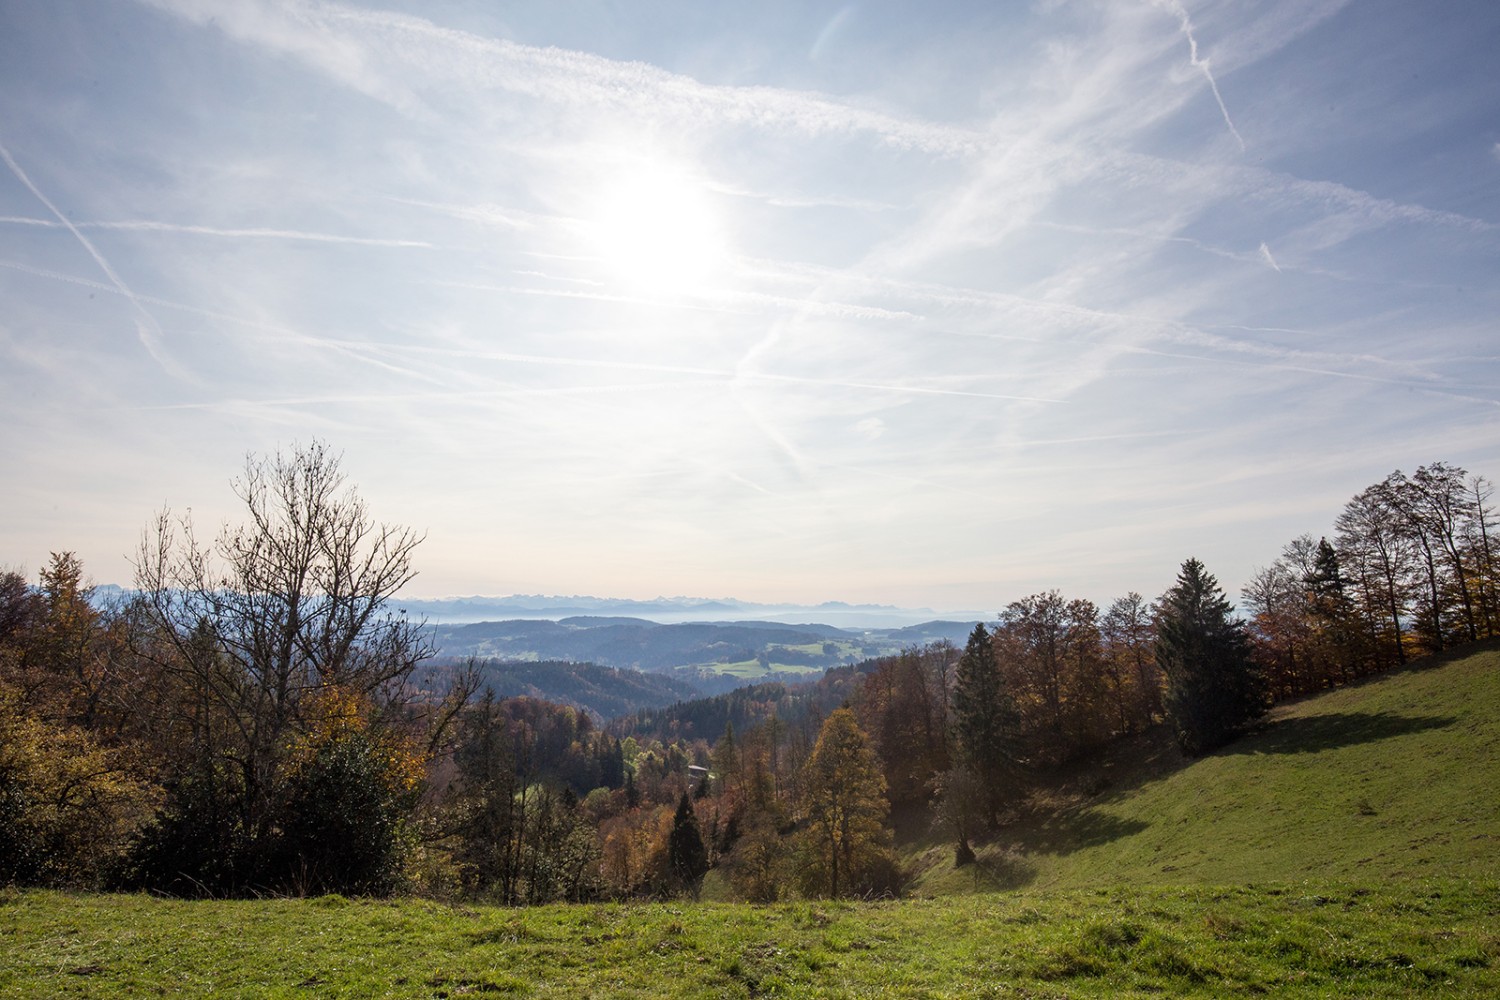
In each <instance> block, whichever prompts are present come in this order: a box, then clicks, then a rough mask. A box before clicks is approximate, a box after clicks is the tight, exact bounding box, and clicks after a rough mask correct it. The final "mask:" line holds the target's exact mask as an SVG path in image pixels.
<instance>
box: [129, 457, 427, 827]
mask: <svg viewBox="0 0 1500 1000" xmlns="http://www.w3.org/2000/svg"><path fill="white" fill-rule="evenodd" d="M233 488H234V492H235V494H236V496H238V497H239V499H240V500H241V501H242V502H243V503H244V505H245V513H246V519H245V521H244V522H243V523H240V524H226V525H225V526H224V527H223V529H222V530H221V531H220V532H219V534H218V537H217V539H216V541H215V543H214V544H213V545H212V546H204V545H202V544H200V543H199V541H198V540H197V537H196V536H195V534H194V528H193V524H192V520H191V516H190V515H184V516H183V517H181V518H177V517H174V516H173V515H172V513H171V511H170V510H164V511H163V512H162V513H161V514H160V515H159V516H158V517H157V519H156V521H155V523H154V525H153V526H152V527H151V528H149V529H148V530H147V531H146V533H145V534H144V536H143V538H142V541H141V546H140V550H139V554H138V558H137V560H136V586H137V588H138V590H139V591H140V592H141V593H142V595H143V600H144V604H145V607H146V608H147V609H148V610H147V618H148V621H149V625H150V628H149V640H148V642H147V643H146V644H145V648H147V649H148V650H149V651H150V655H152V656H153V658H154V659H155V660H156V661H157V663H158V666H159V667H160V668H161V670H162V672H163V674H164V675H166V676H168V677H170V678H172V679H173V681H174V682H175V683H174V686H175V688H176V689H177V691H178V696H177V698H176V699H175V704H176V706H177V713H178V716H179V718H178V719H177V722H178V726H177V728H176V730H175V735H174V737H173V738H174V739H176V740H179V741H183V740H185V741H186V743H187V746H186V747H185V748H184V749H187V750H190V751H191V752H190V753H189V754H188V755H187V756H189V757H191V758H193V759H195V760H196V761H197V762H198V763H199V764H200V765H201V767H202V769H203V771H204V773H210V774H220V773H222V769H224V768H228V769H229V771H230V772H231V773H232V774H233V775H234V779H235V780H234V781H233V786H234V788H233V794H232V795H231V796H230V799H231V800H232V801H233V802H234V809H233V810H232V811H233V812H235V813H237V814H238V816H237V826H238V830H237V833H236V836H237V837H240V838H243V839H245V840H247V841H248V842H249V843H251V844H254V843H256V842H257V841H264V840H266V839H267V838H268V837H269V835H270V833H271V832H272V831H271V826H272V824H273V822H274V818H275V801H276V795H277V793H278V790H279V787H280V785H281V783H282V781H283V779H284V774H283V773H282V772H283V771H284V768H285V761H286V756H287V754H286V748H287V745H288V741H289V740H290V739H291V738H293V737H295V736H299V735H305V734H306V733H307V732H308V729H309V726H310V725H311V724H312V723H313V721H314V720H315V716H316V713H317V712H318V711H319V710H320V708H319V703H320V698H325V697H340V698H353V699H354V700H355V701H356V702H357V703H358V704H360V705H361V706H362V710H363V711H364V712H365V713H366V714H367V724H368V725H369V726H370V727H371V728H372V729H379V728H381V727H383V726H389V725H391V724H393V723H394V722H396V720H398V719H399V717H400V715H401V712H402V711H403V710H404V709H405V707H406V705H407V703H408V702H409V701H410V700H411V697H412V695H411V691H410V689H409V687H408V684H407V681H408V679H409V678H410V676H411V673H412V671H413V669H414V668H415V667H416V665H417V664H418V663H419V662H420V661H421V660H422V659H424V658H426V657H427V656H429V655H431V652H432V647H431V644H430V642H429V640H428V639H427V637H426V636H425V634H424V633H423V631H422V625H421V623H420V622H414V621H412V620H410V619H408V618H407V617H406V614H405V612H403V611H397V610H393V608H392V607H391V599H392V598H393V597H394V595H395V594H396V592H397V591H399V590H400V589H401V587H402V586H404V585H405V584H407V583H408V582H410V581H411V580H412V578H413V577H414V576H415V575H416V573H415V571H414V570H413V569H412V552H413V550H414V549H415V548H416V546H417V545H418V544H419V543H420V542H421V540H422V536H421V535H420V534H418V533H416V532H414V531H412V530H411V529H409V528H404V527H395V526H391V525H385V524H377V523H376V522H375V521H374V520H373V519H372V518H371V517H370V514H369V512H368V510H367V508H366V506H365V503H364V501H363V500H362V499H361V498H360V497H359V495H358V494H357V493H356V492H355V491H354V489H353V488H352V487H350V486H348V485H346V481H345V477H344V474H343V472H342V471H341V469H340V457H339V456H338V455H336V454H334V453H333V452H331V451H330V450H329V449H328V446H327V445H325V444H324V443H322V442H319V441H314V442H312V443H311V444H310V445H308V446H306V447H299V448H297V449H295V450H294V451H293V452H292V453H291V454H283V453H281V452H277V453H275V454H273V455H269V456H256V455H250V456H248V457H247V460H246V464H245V472H244V475H243V476H242V477H240V478H238V479H236V480H234V482H233Z"/></svg>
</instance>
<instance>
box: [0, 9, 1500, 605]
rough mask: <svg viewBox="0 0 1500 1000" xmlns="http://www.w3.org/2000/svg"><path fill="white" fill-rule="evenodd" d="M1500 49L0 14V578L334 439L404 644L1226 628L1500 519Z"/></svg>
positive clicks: (355, 15) (962, 12)
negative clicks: (1387, 539) (1436, 503)
mask: <svg viewBox="0 0 1500 1000" xmlns="http://www.w3.org/2000/svg"><path fill="white" fill-rule="evenodd" d="M1496 51H1500V7H1497V6H1496V5H1494V4H1490V3H1467V4H1465V3H1452V4H1443V5H1438V6H1430V5H1420V4H1410V3H1403V2H1364V3H1347V4H1346V3H1339V2H1321V3H1320V2H1317V0H1288V2H1279V0H1267V2H1257V3H1245V2H1235V3H1229V2H1224V3H1178V2H1175V0H1167V2H1155V3H1153V2H1140V3H1132V2H1126V0H1109V2H1061V0H1041V2H1036V3H1032V4H1021V3H1016V4H977V3H976V4H958V3H936V4H931V5H927V6H925V7H924V8H923V9H922V11H921V13H920V14H918V13H917V12H916V8H914V7H912V6H911V5H909V4H896V3H885V4H874V3H852V4H839V3H829V4H818V3H784V4H783V3H776V2H771V3H765V4H756V5H747V4H735V5H722V6H720V5H714V4H703V3H686V2H684V3H662V4H648V3H639V4H636V3H632V4H617V3H567V4H558V3H553V2H545V3H517V4H505V5H500V4H493V3H488V2H484V3H480V2H473V3H443V2H422V3H416V2H405V3H389V4H385V5H380V6H354V5H342V4H333V3H323V2H319V0H305V2H285V3H281V2H271V0H149V2H140V3H136V2H109V3H106V2H102V0H99V2H82V0H52V2H24V0H19V2H11V3H6V4H4V5H0V153H3V155H0V303H3V304H4V307H3V309H0V421H3V423H4V426H5V427H6V428H7V430H6V431H5V433H4V434H3V435H0V465H3V467H4V469H5V490H4V497H5V498H4V503H3V512H4V517H3V518H0V563H3V564H4V565H7V566H9V567H11V568H18V569H22V570H25V571H27V572H28V573H34V572H35V570H36V569H37V568H39V567H40V566H41V565H42V563H43V562H44V561H45V559H46V556H47V553H48V552H49V551H53V550H63V549H71V550H73V551H76V552H77V553H78V554H79V555H80V556H81V557H82V558H83V559H84V562H85V567H86V569H87V570H88V571H89V572H90V573H91V574H92V576H93V577H94V578H95V579H96V580H97V581H99V582H119V583H128V582H129V580H130V576H131V568H130V562H129V557H130V554H131V553H132V551H133V550H134V547H135V545H136V542H137V539H138V538H139V535H140V532H141V530H142V528H143V527H144V526H145V525H146V523H147V522H148V521H149V520H150V519H151V517H152V516H153V514H154V513H155V512H157V511H158V510H160V509H161V508H162V507H163V506H166V505H169V506H171V507H172V508H173V509H175V510H179V511H180V510H183V509H186V508H191V510H192V511H193V515H194V518H195V520H196V522H197V523H198V524H199V526H200V529H201V530H202V531H203V533H204V534H211V533H212V528H213V526H215V525H216V524H218V523H220V522H222V521H223V520H224V519H225V518H227V517H234V516H235V515H236V511H235V508H234V502H235V501H234V499H233V496H232V494H231V493H230V490H229V486H228V483H229V480H230V478H231V477H232V476H233V475H234V474H235V473H236V472H237V471H238V470H239V469H240V468H241V467H242V465H243V459H244V455H245V454H246V453H247V452H251V451H254V452H265V451H268V450H271V449H275V448H277V447H283V448H285V447H290V446H292V445H293V444H294V443H295V442H298V441H305V440H307V439H309V438H310V437H313V436H317V437H320V438H323V439H325V440H326V441H328V442H329V443H330V444H331V445H332V446H333V447H334V448H335V449H337V450H340V451H342V452H343V455H344V465H345V468H346V471H347V472H348V473H349V475H350V477H351V479H352V480H353V481H355V482H356V483H357V484H358V485H359V488H360V490H361V492H362V493H363V494H364V496H365V497H366V499H367V500H368V502H369V503H370V506H371V508H372V510H373V511H374V513H375V514H376V515H377V516H378V517H379V518H380V519H382V520H386V521H392V522H398V523H404V524H410V525H413V526H415V527H417V528H419V529H422V530H425V531H426V532H427V539H426V541H425V542H424V543H423V545H422V547H421V548H420V550H419V554H418V559H417V562H418V568H419V569H420V571H421V575H420V576H419V577H418V580H417V582H416V584H415V585H414V586H413V588H412V589H411V591H410V593H411V594H412V595H413V596H439V595H455V594H506V593H513V592H522V593H530V592H540V593H592V594H598V595H601V596H615V597H637V598H646V597H652V596H655V595H658V594H691V595H700V596H736V597H740V598H744V599H750V600H763V601H806V602H817V601H823V600H846V601H871V602H879V603H890V604H899V605H906V606H924V607H932V608H935V609H940V610H941V609H959V608H962V609H986V608H988V609H991V610H994V609H998V608H999V607H1001V606H1003V605H1004V604H1005V603H1006V602H1008V601H1010V600H1013V599H1015V598H1018V597H1021V596H1024V595H1026V594H1030V593H1034V592H1037V591H1040V590H1043V589H1048V588H1052V587H1058V588H1060V589H1062V590H1063V591H1064V592H1065V593H1067V594H1068V595H1069V596H1081V597H1089V598H1092V599H1094V600H1096V601H1099V602H1101V603H1102V602H1107V601H1108V600H1110V599H1112V598H1113V597H1116V596H1119V595H1121V594H1123V593H1125V592H1126V591H1128V590H1139V591H1142V592H1144V593H1146V594H1147V595H1148V596H1154V595H1155V594H1157V593H1159V592H1160V591H1161V590H1162V589H1164V588H1165V587H1166V586H1168V585H1169V584H1170V582H1171V580H1172V577H1173V575H1174V574H1175V572H1176V569H1177V566H1178V565H1179V564H1180V562H1181V561H1182V560H1183V559H1184V558H1186V557H1187V556H1189V555H1194V556H1197V557H1198V558H1201V559H1203V560H1204V561H1205V563H1206V564H1207V565H1208V568H1209V569H1210V571H1212V572H1214V573H1216V574H1217V575H1218V576H1219V578H1220V580H1221V581H1222V582H1223V583H1224V584H1225V585H1226V586H1227V587H1228V588H1229V589H1230V591H1231V593H1232V594H1233V593H1234V592H1235V591H1236V590H1237V589H1238V586H1239V584H1240V583H1241V582H1242V581H1243V580H1244V579H1246V578H1247V577H1248V576H1249V575H1250V573H1251V572H1252V571H1253V570H1254V568H1255V567H1257V566H1261V565H1265V564H1267V563H1269V562H1270V561H1271V560H1272V559H1274V558H1275V557H1276V555H1277V553H1278V551H1279V550H1280V548H1281V546H1282V545H1283V544H1284V543H1285V542H1286V541H1287V540H1289V539H1290V538H1292V537H1294V536H1296V535H1298V534H1301V533H1303V532H1310V533H1312V534H1314V535H1317V534H1320V533H1324V532H1327V531H1329V530H1330V526H1331V524H1332V521H1333V518H1334V517H1335V516H1336V515H1337V513H1338V511H1339V510H1340V508H1341V507H1342V505H1343V504H1344V502H1345V501H1347V500H1348V498H1349V497H1350V496H1352V495H1353V494H1354V493H1355V492H1357V491H1358V490H1360V489H1361V488H1363V487H1364V486H1366V485H1368V484H1370V483H1372V482H1375V481H1377V480H1379V479H1380V478H1382V477H1384V476H1385V475H1386V474H1387V473H1389V472H1390V471H1391V470H1393V469H1396V468H1401V469H1405V470H1407V471H1410V470H1411V469H1412V468H1414V467H1415V466H1417V465H1419V464H1423V463H1426V462H1431V461H1435V460H1440V459H1441V460H1445V461H1449V462H1454V463H1457V464H1460V465H1463V466H1464V467H1466V468H1468V469H1469V470H1470V471H1471V472H1476V473H1483V474H1485V475H1487V476H1489V477H1491V478H1494V477H1495V476H1497V475H1500V336H1497V334H1500V328H1497V317H1500V287H1497V280H1496V279H1497V276H1500V70H1496V69H1495V59H1494V53H1495V52H1496Z"/></svg>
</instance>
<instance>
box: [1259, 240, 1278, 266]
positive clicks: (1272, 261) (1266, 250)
mask: <svg viewBox="0 0 1500 1000" xmlns="http://www.w3.org/2000/svg"><path fill="white" fill-rule="evenodd" d="M1260 258H1261V260H1263V261H1265V262H1266V263H1267V264H1269V265H1271V269H1272V270H1273V271H1276V272H1277V273H1278V274H1279V273H1280V272H1281V265H1280V264H1278V263H1276V258H1275V257H1273V256H1271V248H1270V247H1268V246H1266V244H1265V241H1264V240H1262V241H1261V244H1260Z"/></svg>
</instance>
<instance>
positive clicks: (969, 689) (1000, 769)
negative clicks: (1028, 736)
mask: <svg viewBox="0 0 1500 1000" xmlns="http://www.w3.org/2000/svg"><path fill="white" fill-rule="evenodd" d="M1019 720H1020V716H1019V715H1018V713H1017V712H1016V708H1015V703H1014V702H1013V701H1012V699H1011V696H1010V693H1009V692H1008V691H1007V690H1006V688H1005V681H1004V679H1003V678H1002V677H1001V674H1000V664H999V663H998V662H997V660H996V659H995V645H994V642H993V640H992V639H991V637H990V633H989V630H988V629H986V628H985V627H984V623H983V622H980V623H979V624H978V625H975V626H974V631H972V632H971V633H969V641H968V643H967V644H966V645H965V646H964V652H963V655H962V656H960V657H959V659H958V669H957V679H956V680H955V682H954V687H953V728H954V733H955V735H956V737H957V741H956V742H957V744H958V754H959V757H960V760H961V762H962V763H963V765H964V766H966V767H967V768H968V769H969V770H970V771H972V772H973V773H974V776H975V777H976V778H978V779H979V782H980V784H981V786H982V787H983V788H984V812H985V816H986V818H987V819H988V820H989V821H990V823H991V824H992V825H993V824H994V823H996V822H997V821H998V819H999V814H1000V805H1001V803H1003V802H1004V801H1005V799H1006V798H1007V797H1008V796H1009V794H1010V793H1011V792H1012V791H1013V788H1012V786H1013V785H1014V782H1015V773H1016V727H1017V725H1018V723H1019Z"/></svg>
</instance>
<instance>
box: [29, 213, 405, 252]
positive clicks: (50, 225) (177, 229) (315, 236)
mask: <svg viewBox="0 0 1500 1000" xmlns="http://www.w3.org/2000/svg"><path fill="white" fill-rule="evenodd" d="M0 223H6V224H9V225H18V226H42V227H44V228H47V229H61V228H64V227H66V228H68V229H71V230H73V231H74V232H75V233H76V232H77V231H78V230H80V229H119V230H125V231H129V232H146V233H187V234H189V235H191V236H228V237H232V238H235V239H273V240H297V241H302V242H308V243H347V244H351V245H354V246H365V247H417V248H420V249H431V248H432V244H431V243H428V242H426V241H423V240H396V239H383V238H380V237H374V236H343V235H340V234H338V233H310V232H306V231H303V230H300V229H265V228H252V229H221V228H219V227H217V226H194V225H186V224H183V223H177V222H158V221H155V220H152V219H133V220H126V221H123V222H74V223H69V222H67V221H66V220H64V221H63V222H60V223H59V222H54V221H53V220H51V219H30V218H26V217H24V216H16V215H0Z"/></svg>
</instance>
